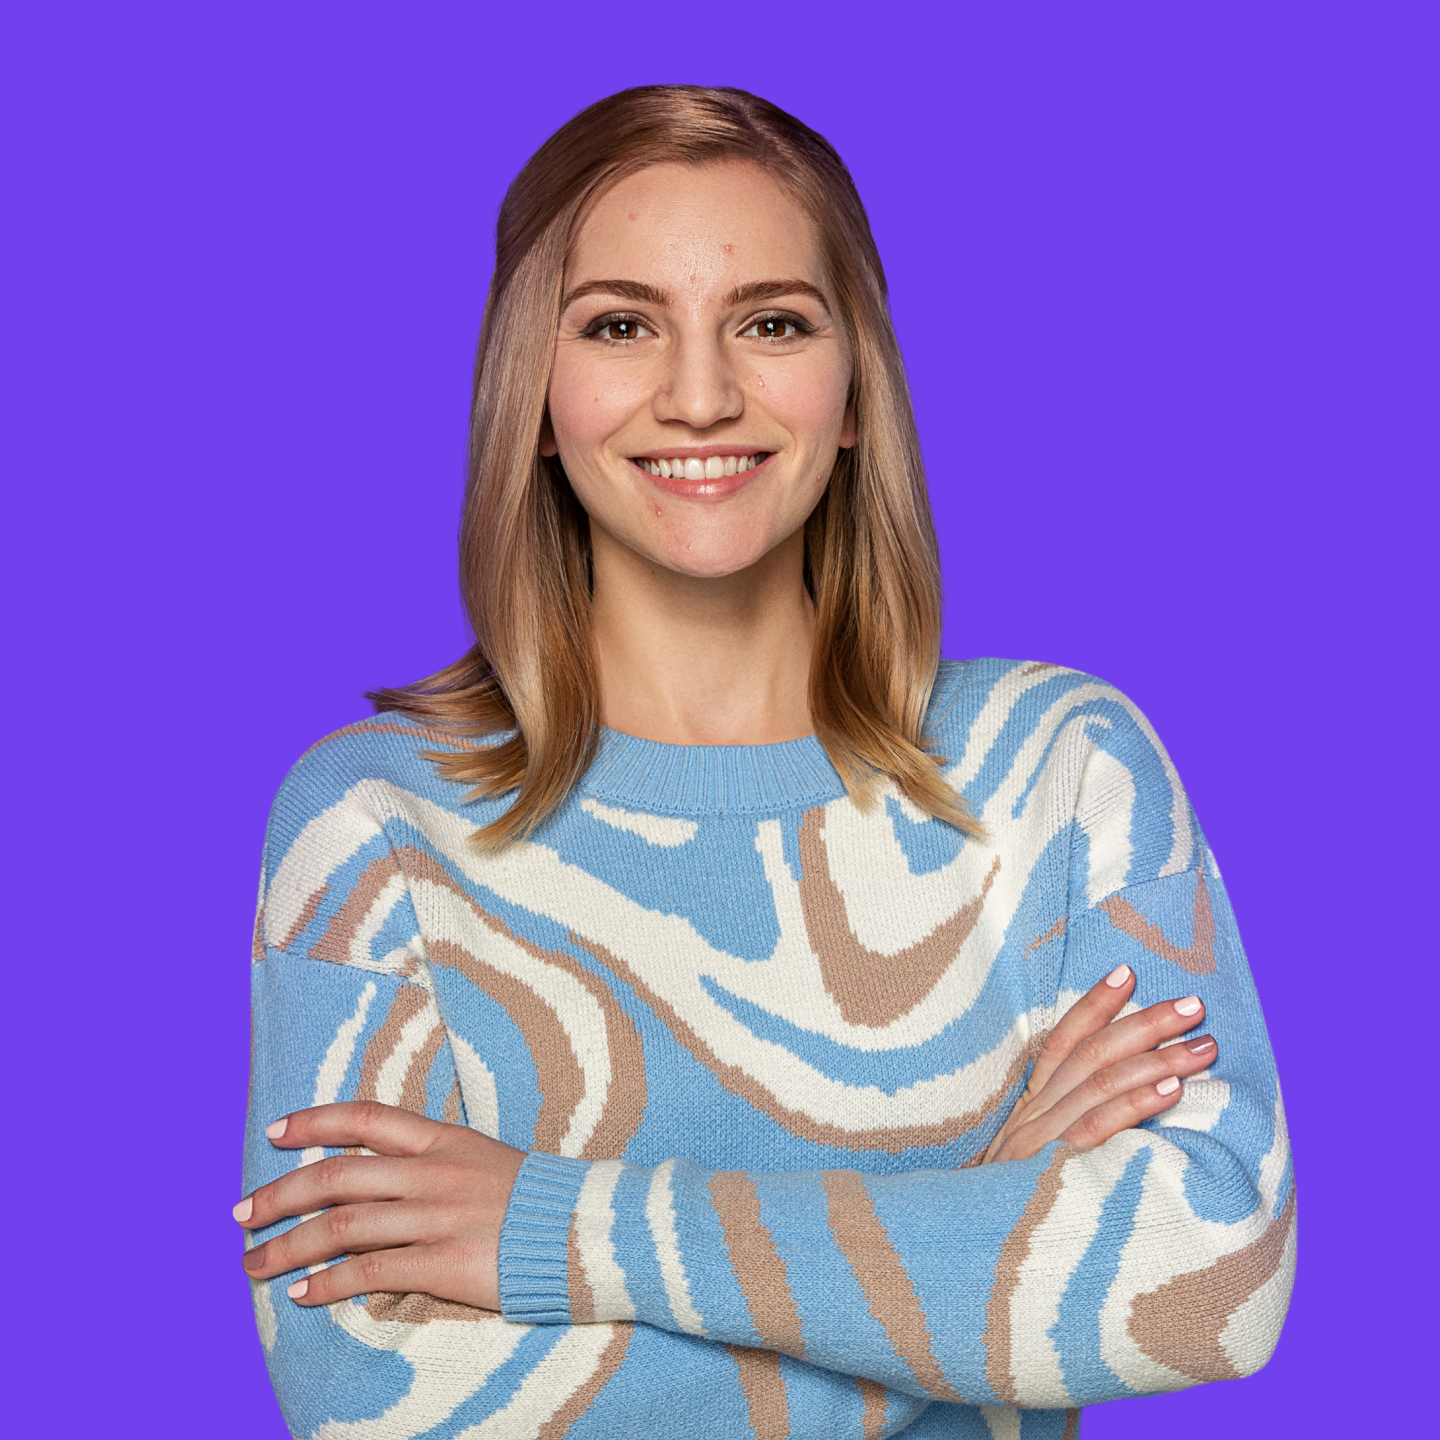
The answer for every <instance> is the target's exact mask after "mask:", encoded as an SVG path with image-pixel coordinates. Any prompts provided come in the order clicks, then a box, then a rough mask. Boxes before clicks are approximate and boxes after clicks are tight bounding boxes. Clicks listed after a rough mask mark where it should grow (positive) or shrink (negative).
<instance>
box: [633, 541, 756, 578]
mask: <svg viewBox="0 0 1440 1440" xmlns="http://www.w3.org/2000/svg"><path fill="white" fill-rule="evenodd" d="M769 549H770V547H769V546H764V545H762V546H745V547H743V548H741V547H737V548H733V549H732V548H729V547H725V548H717V547H715V546H710V545H695V546H690V547H686V548H683V549H682V548H679V547H675V546H668V547H666V549H665V550H664V551H663V552H662V553H660V554H658V555H656V556H655V559H656V561H657V562H658V563H659V564H661V565H663V566H664V567H665V568H666V569H667V570H674V571H676V572H677V573H678V574H681V575H689V576H691V577H693V578H694V579H696V580H723V579H724V578H725V577H726V576H727V575H738V574H739V573H740V572H741V571H742V570H748V569H749V568H750V567H751V566H752V565H755V564H758V563H759V562H760V561H761V560H763V559H764V558H765V556H766V554H767V553H768V552H769Z"/></svg>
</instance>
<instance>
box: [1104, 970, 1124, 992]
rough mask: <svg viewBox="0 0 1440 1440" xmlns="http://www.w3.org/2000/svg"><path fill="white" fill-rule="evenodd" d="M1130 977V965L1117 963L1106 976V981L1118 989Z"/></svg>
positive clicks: (1114, 988) (1112, 987) (1111, 986)
mask: <svg viewBox="0 0 1440 1440" xmlns="http://www.w3.org/2000/svg"><path fill="white" fill-rule="evenodd" d="M1129 978H1130V967H1129V966H1128V965H1117V966H1116V967H1115V968H1114V969H1113V970H1112V971H1111V972H1110V973H1109V974H1108V975H1107V976H1106V977H1105V983H1106V984H1107V985H1108V986H1109V987H1110V988H1111V989H1112V990H1118V989H1119V988H1120V987H1121V986H1122V985H1123V984H1124V983H1125V982H1126V981H1127V980H1128V979H1129Z"/></svg>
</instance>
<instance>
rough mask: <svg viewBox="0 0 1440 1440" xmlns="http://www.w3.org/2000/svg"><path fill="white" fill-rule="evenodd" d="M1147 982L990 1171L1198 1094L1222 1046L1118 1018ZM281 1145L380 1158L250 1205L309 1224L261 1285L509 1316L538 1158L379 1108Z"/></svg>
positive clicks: (1100, 1009) (1084, 1024) (312, 1302)
mask: <svg viewBox="0 0 1440 1440" xmlns="http://www.w3.org/2000/svg"><path fill="white" fill-rule="evenodd" d="M1092 973H1093V972H1092ZM1135 984H1136V977H1135V974H1134V972H1133V971H1132V970H1131V969H1130V967H1129V966H1128V965H1121V966H1119V967H1118V968H1117V969H1116V970H1114V971H1113V972H1112V973H1111V974H1109V975H1108V976H1106V977H1105V978H1104V979H1103V980H1101V981H1099V982H1098V983H1097V984H1096V985H1094V986H1093V987H1092V988H1091V989H1090V991H1089V992H1088V993H1087V994H1085V995H1084V996H1083V997H1082V998H1081V999H1080V1000H1079V1001H1078V1002H1077V1003H1076V1004H1075V1005H1074V1006H1073V1007H1072V1008H1071V1009H1070V1010H1069V1011H1067V1012H1066V1014H1065V1015H1064V1017H1063V1018H1062V1019H1061V1021H1060V1022H1059V1024H1058V1025H1057V1026H1056V1027H1055V1028H1054V1030H1052V1031H1051V1032H1050V1034H1049V1035H1048V1036H1047V1037H1046V1040H1045V1043H1044V1047H1043V1049H1042V1050H1041V1053H1040V1055H1039V1057H1038V1058H1037V1060H1036V1063H1035V1066H1034V1070H1033V1071H1032V1074H1031V1078H1030V1083H1029V1086H1028V1087H1027V1089H1026V1091H1025V1093H1024V1094H1023V1095H1022V1096H1021V1097H1020V1099H1019V1100H1018V1101H1017V1103H1016V1105H1015V1107H1014V1109H1013V1111H1012V1112H1011V1114H1010V1116H1009V1117H1008V1119H1007V1120H1006V1122H1005V1124H1004V1125H1003V1126H1002V1128H1001V1130H1000V1132H999V1133H998V1134H997V1136H996V1137H995V1140H994V1141H993V1143H992V1144H991V1146H990V1149H989V1151H988V1153H987V1154H986V1157H985V1163H986V1164H1000V1163H1005V1162H1007V1161H1016V1160H1027V1159H1029V1158H1031V1157H1032V1156H1034V1155H1036V1154H1038V1153H1039V1151H1040V1150H1042V1149H1043V1148H1044V1147H1045V1146H1046V1145H1048V1144H1049V1143H1050V1142H1051V1141H1055V1140H1060V1141H1064V1142H1066V1143H1068V1144H1069V1145H1071V1146H1073V1147H1075V1148H1076V1149H1081V1150H1084V1149H1091V1148H1094V1147H1096V1146H1099V1145H1102V1144H1104V1142H1105V1141H1107V1140H1109V1139H1110V1138H1111V1137H1112V1136H1115V1135H1117V1134H1119V1133H1120V1132H1122V1131H1124V1130H1129V1129H1133V1128H1134V1127H1135V1126H1138V1125H1140V1124H1141V1123H1142V1122H1143V1121H1146V1120H1149V1119H1151V1118H1153V1117H1154V1116H1157V1115H1159V1114H1161V1113H1163V1112H1164V1111H1165V1110H1167V1109H1169V1108H1170V1107H1171V1106H1172V1105H1174V1104H1175V1103H1176V1102H1177V1101H1178V1100H1179V1099H1180V1097H1181V1094H1182V1093H1183V1085H1182V1082H1183V1081H1184V1080H1185V1079H1187V1078H1188V1077H1190V1076H1192V1075H1195V1074H1197V1073H1198V1072H1200V1071H1202V1070H1204V1069H1206V1068H1207V1067H1209V1066H1211V1065H1213V1064H1214V1062H1215V1059H1216V1055H1217V1047H1216V1043H1215V1041H1214V1039H1213V1038H1212V1037H1210V1036H1208V1035H1202V1036H1199V1037H1192V1038H1190V1039H1188V1040H1184V1041H1178V1037H1180V1036H1182V1035H1187V1034H1188V1033H1189V1032H1190V1031H1192V1030H1194V1029H1195V1028H1196V1027H1197V1026H1198V1025H1199V1024H1200V1023H1201V1022H1202V1021H1203V1019H1204V1007H1203V1005H1202V1004H1201V1002H1200V1000H1199V999H1198V998H1197V997H1195V996H1189V997H1186V998H1183V999H1179V1000H1164V1001H1161V1002H1159V1003H1157V1004H1153V1005H1150V1006H1149V1007H1148V1008H1146V1009H1144V1010H1140V1011H1138V1012H1136V1013H1134V1014H1130V1015H1126V1016H1123V1017H1122V1018H1117V1017H1120V1012H1121V1011H1122V1010H1123V1009H1124V1008H1125V1006H1126V1003H1127V1002H1128V1001H1129V1000H1130V999H1131V997H1132V995H1133V993H1134V990H1135ZM1177 1041H1178V1043H1173V1042H1177ZM266 1134H267V1136H268V1137H269V1139H270V1141H271V1143H272V1144H274V1145H276V1146H277V1147H279V1148H282V1149H302V1148H305V1147H310V1146H324V1147H329V1148H337V1147H344V1148H352V1147H360V1148H363V1149H364V1150H366V1151H369V1152H371V1153H370V1154H360V1155H338V1156H332V1157H330V1158H328V1159H324V1160H321V1161H318V1162H316V1163H315V1164H313V1165H304V1166H301V1167H300V1168H298V1169H296V1170H292V1171H290V1172H289V1173H288V1174H286V1175H284V1176H282V1177H281V1178H280V1179H278V1180H276V1181H273V1182H272V1183H270V1184H268V1185H262V1186H261V1187H260V1188H259V1189H257V1190H255V1191H254V1192H253V1193H252V1194H250V1195H248V1196H246V1197H245V1198H244V1199H243V1200H241V1202H240V1203H239V1204H238V1205H237V1206H235V1218H236V1219H237V1220H238V1221H239V1222H240V1224H241V1225H242V1226H244V1227H245V1228H246V1229H247V1230H258V1229H261V1228H264V1227H266V1226H269V1225H273V1224H275V1223H276V1222H277V1221H280V1220H283V1219H286V1218H289V1217H294V1216H307V1217H309V1218H306V1219H305V1220H304V1221H303V1222H302V1223H301V1224H299V1225H296V1226H295V1227H294V1228H293V1229H290V1230H288V1231H286V1232H285V1233H284V1234H282V1235H279V1236H277V1237H275V1238H274V1239H272V1240H268V1241H266V1242H265V1243H263V1244H260V1245H256V1246H255V1247H254V1248H252V1249H250V1250H248V1251H247V1252H246V1254H245V1257H244V1265H245V1269H246V1270H247V1271H248V1272H249V1274H250V1275H251V1276H252V1277H253V1278H255V1279H262V1280H268V1279H271V1278H273V1277H275V1276H277V1275H283V1274H286V1273H287V1272H290V1271H293V1270H298V1269H302V1268H306V1267H310V1266H317V1265H322V1264H324V1262H326V1261H329V1260H333V1259H335V1258H336V1257H337V1256H342V1255H344V1256H348V1257H350V1258H348V1259H346V1260H344V1261H343V1262H342V1263H340V1264H338V1265H329V1266H327V1267H326V1268H324V1269H322V1270H318V1271H317V1272H316V1273H315V1274H313V1275H310V1276H309V1277H307V1278H303V1279H298V1280H296V1281H295V1282H294V1283H293V1284H292V1285H291V1286H290V1287H289V1290H288V1292H287V1293H288V1294H289V1296H290V1298H291V1300H292V1301H294V1302H295V1303H296V1304H297V1305H300V1306H306V1307H308V1306H317V1305H328V1304H331V1303H333V1302H335V1301H338V1300H344V1299H346V1298H348V1297H351V1296H355V1295H362V1294H367V1293H377V1292H378V1293H383V1292H401V1293H414V1292H419V1293H424V1294H429V1295H433V1296H435V1297H436V1298H437V1299H441V1300H451V1301H456V1302H459V1303H461V1304H465V1305H471V1306H476V1307H478V1308H481V1309H485V1310H499V1309H500V1283H499V1276H498V1264H497V1262H498V1254H499V1245H500V1230H501V1226H502V1223H503V1221H504V1218H505V1213H506V1209H507V1206H508V1204H509V1200H510V1193H511V1189H512V1187H513V1185H514V1182H515V1177H516V1175H517V1174H518V1172H519V1170H520V1167H521V1165H522V1163H523V1162H524V1160H525V1153H524V1152H523V1151H521V1150H517V1149H515V1148H513V1147H512V1146H509V1145H505V1144H502V1143H501V1142H500V1141H498V1140H492V1139H490V1138H489V1137H487V1136H485V1135H482V1134H480V1133H479V1132H478V1131H475V1130H471V1129H469V1128H468V1127H466V1126H463V1125H452V1124H444V1123H441V1122H439V1121H435V1120H428V1119H426V1118H424V1117H423V1116H420V1115H416V1114H413V1113H411V1112H410V1111H407V1110H402V1109H398V1108H396V1107H393V1106H388V1105H381V1104H378V1103H374V1102H363V1101H362V1102H350V1103H342V1104H334V1105H320V1106H316V1107H314V1108H313V1109H308V1110H300V1111H296V1112H295V1113H293V1114H291V1115H288V1116H284V1117H282V1118H280V1119H278V1120H276V1121H275V1122H274V1123H273V1124H271V1125H270V1126H269V1127H268V1129H267V1131H266ZM314 1212H319V1213H314Z"/></svg>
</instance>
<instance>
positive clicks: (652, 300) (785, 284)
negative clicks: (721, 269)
mask: <svg viewBox="0 0 1440 1440" xmlns="http://www.w3.org/2000/svg"><path fill="white" fill-rule="evenodd" d="M587 295H613V296H615V297H616V299H619V300H633V301H634V302H635V303H636V304H637V305H659V306H662V307H663V306H667V305H669V304H670V294H669V292H668V291H666V290H658V289H656V287H655V286H654V285H646V284H645V283H644V281H642V280H587V281H586V282H585V283H584V284H583V285H577V286H576V287H575V288H574V289H573V290H572V291H570V293H569V294H568V295H566V296H565V298H564V299H563V300H562V301H561V302H560V308H561V309H562V310H568V309H569V308H570V306H571V305H573V304H574V303H575V302H576V301H577V300H583V299H584V298H585V297H586V296H587ZM786 295H808V296H809V297H810V299H812V300H816V301H818V302H819V303H820V304H821V305H823V306H824V307H825V308H826V310H829V308H830V302H829V300H827V299H826V298H825V294H824V292H823V291H822V290H818V289H816V287H815V286H814V285H812V284H811V283H810V282H809V281H808V280H752V281H751V282H750V283H749V284H748V285H737V286H736V287H735V288H734V289H733V290H732V291H731V292H730V293H729V294H728V295H727V296H726V297H725V308H726V309H727V310H728V309H732V308H734V307H735V306H737V305H754V304H756V303H758V302H759V301H763V300H779V299H782V298H783V297H784V296H786Z"/></svg>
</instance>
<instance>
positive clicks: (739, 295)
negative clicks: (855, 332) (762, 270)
mask: <svg viewBox="0 0 1440 1440" xmlns="http://www.w3.org/2000/svg"><path fill="white" fill-rule="evenodd" d="M786 295H808V296H809V297H810V298H811V299H812V300H817V301H819V303H820V304H821V305H823V306H824V307H825V308H826V309H827V310H828V309H829V308H830V302H829V300H827V299H826V298H825V294H824V292H823V291H822V290H817V289H816V288H815V286H813V285H812V284H811V283H810V282H809V281H808V280H753V281H751V283H750V284H748V285H737V286H736V287H735V288H734V289H733V290H732V291H731V292H730V293H729V294H728V295H727V296H726V297H725V305H726V307H727V308H729V307H730V306H733V305H753V304H755V303H756V302H757V301H760V300H780V299H782V298H783V297H784V296H786Z"/></svg>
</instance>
